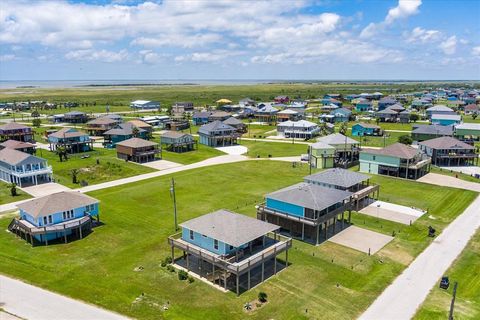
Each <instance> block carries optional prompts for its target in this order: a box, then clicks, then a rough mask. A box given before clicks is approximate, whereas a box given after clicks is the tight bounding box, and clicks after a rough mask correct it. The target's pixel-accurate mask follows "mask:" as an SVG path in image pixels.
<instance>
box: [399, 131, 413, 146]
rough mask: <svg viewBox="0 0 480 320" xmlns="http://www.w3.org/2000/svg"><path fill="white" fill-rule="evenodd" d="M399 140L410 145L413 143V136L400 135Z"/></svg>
mask: <svg viewBox="0 0 480 320" xmlns="http://www.w3.org/2000/svg"><path fill="white" fill-rule="evenodd" d="M398 142H400V143H403V144H406V145H410V144H412V142H413V139H412V137H411V136H409V135H407V134H405V135H403V136H400V137H398Z"/></svg>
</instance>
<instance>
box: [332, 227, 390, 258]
mask: <svg viewBox="0 0 480 320" xmlns="http://www.w3.org/2000/svg"><path fill="white" fill-rule="evenodd" d="M392 240H393V237H390V236H387V235H384V234H381V233H378V232H375V231H370V230H367V229H363V228H359V227H356V226H349V227H348V228H346V229H345V230H342V231H341V232H339V233H337V234H336V235H334V236H333V237H331V238H330V239H328V241H330V242H333V243H336V244H340V245H342V246H345V247H349V248H352V249H355V250H358V251H362V252H365V253H368V252H369V251H370V254H374V253H376V252H377V251H379V250H380V249H382V248H383V247H384V246H385V245H386V244H387V243H389V242H390V241H392Z"/></svg>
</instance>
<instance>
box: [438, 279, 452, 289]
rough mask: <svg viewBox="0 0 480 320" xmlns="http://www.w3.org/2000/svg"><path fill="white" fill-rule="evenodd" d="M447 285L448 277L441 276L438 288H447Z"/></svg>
mask: <svg viewBox="0 0 480 320" xmlns="http://www.w3.org/2000/svg"><path fill="white" fill-rule="evenodd" d="M449 286H450V280H449V279H448V277H442V280H440V289H445V290H447V289H448V287H449Z"/></svg>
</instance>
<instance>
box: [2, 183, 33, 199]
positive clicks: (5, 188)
mask: <svg viewBox="0 0 480 320" xmlns="http://www.w3.org/2000/svg"><path fill="white" fill-rule="evenodd" d="M28 198H31V197H30V195H29V194H28V193H25V192H23V191H22V190H20V189H18V188H17V196H15V197H12V194H11V193H10V187H9V184H8V183H5V182H3V181H0V204H5V203H10V202H15V201H20V200H24V199H28Z"/></svg>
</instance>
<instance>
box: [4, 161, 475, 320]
mask: <svg viewBox="0 0 480 320" xmlns="http://www.w3.org/2000/svg"><path fill="white" fill-rule="evenodd" d="M279 173H281V174H279ZM307 173H308V168H307V166H306V165H302V166H300V167H297V168H292V166H291V164H289V163H283V162H275V161H269V162H266V161H249V162H242V163H234V164H227V165H221V166H212V167H205V168H199V169H195V170H190V171H184V172H179V173H176V174H174V175H173V176H174V177H175V180H176V186H177V207H178V215H179V221H180V222H183V221H186V220H188V219H191V218H194V217H198V216H199V215H202V214H205V213H208V212H211V211H214V210H217V209H220V208H226V209H230V210H233V211H237V212H239V213H243V214H246V215H249V216H252V217H254V216H255V208H254V206H255V204H257V203H259V202H261V201H262V199H263V195H264V194H265V193H267V192H271V191H274V190H277V189H279V188H281V187H285V186H288V185H291V184H293V183H295V182H299V181H301V180H302V177H303V176H305V175H307ZM170 177H171V176H170V175H169V176H163V177H159V178H155V179H150V180H145V181H142V182H138V183H133V184H128V185H123V186H120V187H115V188H109V189H104V190H101V191H97V192H94V193H92V194H91V195H92V196H94V197H96V198H98V199H99V200H100V201H101V202H100V203H101V205H100V209H101V219H102V221H103V222H104V223H105V224H104V225H103V226H101V227H99V228H97V229H95V231H94V232H93V233H92V234H90V235H89V236H88V237H86V238H84V239H83V240H81V241H75V242H72V243H69V244H61V245H50V246H47V247H45V246H37V247H33V248H32V247H30V246H29V245H27V244H26V243H25V242H24V241H23V240H20V239H17V238H15V236H14V235H12V234H10V233H7V232H2V233H0V256H1V259H0V272H1V273H4V274H7V275H10V276H13V277H18V278H21V279H24V280H26V281H28V282H31V283H33V284H35V285H39V286H41V287H44V288H47V289H50V290H54V291H57V292H60V293H62V294H65V295H68V296H72V297H74V298H78V299H83V300H85V301H88V302H91V303H94V304H98V305H100V306H102V307H105V308H108V309H112V310H115V311H118V312H121V313H124V314H127V315H129V316H131V317H135V318H139V319H159V318H160V319H185V318H191V319H225V318H226V317H228V318H229V319H245V318H251V319H318V318H324V319H352V318H355V317H357V316H358V315H359V314H360V313H361V312H362V311H364V310H365V309H366V308H367V307H368V305H369V304H370V303H372V302H373V300H374V299H375V298H376V297H377V296H378V295H379V294H380V292H381V291H383V290H384V289H385V287H386V286H387V285H388V284H389V283H390V282H391V281H393V279H394V278H395V277H396V276H398V275H399V274H400V272H401V271H402V270H403V269H404V268H405V267H406V265H407V264H408V263H409V262H410V261H411V259H412V258H413V257H414V256H415V255H417V254H418V253H419V252H421V251H422V250H423V249H424V248H425V247H426V246H427V245H428V244H429V243H430V242H431V241H432V239H431V238H428V237H427V229H426V225H429V224H432V225H433V226H435V227H436V228H437V230H439V232H440V231H441V230H442V228H443V227H444V226H446V225H447V224H448V222H450V221H451V220H452V219H453V218H455V217H456V216H457V215H458V214H459V213H460V212H462V211H463V210H464V209H465V207H466V206H467V205H468V204H469V203H470V202H471V201H472V200H473V198H474V197H475V196H476V194H475V193H474V192H469V191H465V190H459V189H450V188H444V187H436V186H430V185H428V187H427V185H424V184H421V183H417V182H413V181H404V180H400V179H394V178H387V177H377V176H375V177H373V181H374V182H377V183H380V184H381V191H380V197H381V198H382V199H383V200H391V201H394V202H396V203H399V204H404V205H415V206H417V207H422V208H429V210H430V214H431V215H434V216H435V217H436V220H430V219H429V218H428V217H426V216H425V217H422V218H421V219H419V220H418V222H416V223H415V224H414V225H413V226H404V225H399V224H395V223H388V222H383V221H376V219H375V218H372V217H364V216H361V215H359V214H354V216H353V221H354V223H355V224H358V225H361V226H363V227H366V228H369V229H373V230H378V231H380V232H383V233H386V234H391V232H392V230H396V232H397V235H396V237H395V240H394V241H392V242H391V243H390V244H388V245H387V246H386V247H385V248H384V249H383V250H381V251H380V252H379V254H376V255H373V256H368V255H366V254H363V253H360V252H357V251H354V250H351V249H348V248H344V247H342V246H338V245H335V244H332V243H329V242H327V243H324V244H322V245H320V246H312V245H310V244H306V243H302V242H299V241H294V242H293V247H292V249H291V250H290V254H289V261H290V262H291V263H292V265H291V266H290V267H289V268H287V269H286V270H284V271H282V272H281V273H279V274H278V275H277V276H275V277H273V278H271V279H269V280H268V281H266V282H265V283H263V284H261V285H260V286H258V287H256V288H254V289H252V290H250V291H249V292H246V293H244V294H242V295H241V296H240V297H236V295H235V294H234V293H231V292H230V293H226V294H225V293H222V292H220V291H218V290H216V289H214V288H212V287H211V286H209V285H207V284H204V283H202V282H200V281H198V280H197V281H195V282H194V283H192V284H189V283H188V282H180V281H179V280H178V279H177V276H176V274H174V273H170V272H168V271H167V270H166V269H165V268H161V267H160V261H161V260H162V259H163V258H165V257H166V256H169V255H170V248H169V246H168V244H167V240H166V239H167V236H168V235H170V234H172V233H174V230H173V229H174V228H173V214H172V212H173V208H172V200H171V198H170V194H169V185H170ZM9 220H10V219H7V218H3V219H0V228H1V229H5V228H6V227H7V225H8V223H9ZM67 262H68V263H67ZM138 266H143V267H144V269H143V271H141V272H135V271H134V269H135V268H136V267H138ZM32 270H35V272H32ZM260 291H264V292H266V293H267V294H268V299H269V302H268V303H267V304H266V305H265V306H264V307H262V308H261V309H259V310H257V311H255V312H253V313H252V314H251V315H247V314H246V313H245V312H244V311H243V310H242V309H243V308H242V307H243V305H244V304H245V303H246V302H248V301H252V300H254V299H255V298H256V296H257V295H258V293H259V292H260ZM142 293H143V294H144V295H143V298H142V299H141V300H140V301H139V302H134V301H135V299H136V298H137V297H141V296H142ZM167 301H169V302H170V307H169V310H168V311H163V310H162V306H163V305H164V304H165V303H166V302H167ZM306 310H308V312H306Z"/></svg>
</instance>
